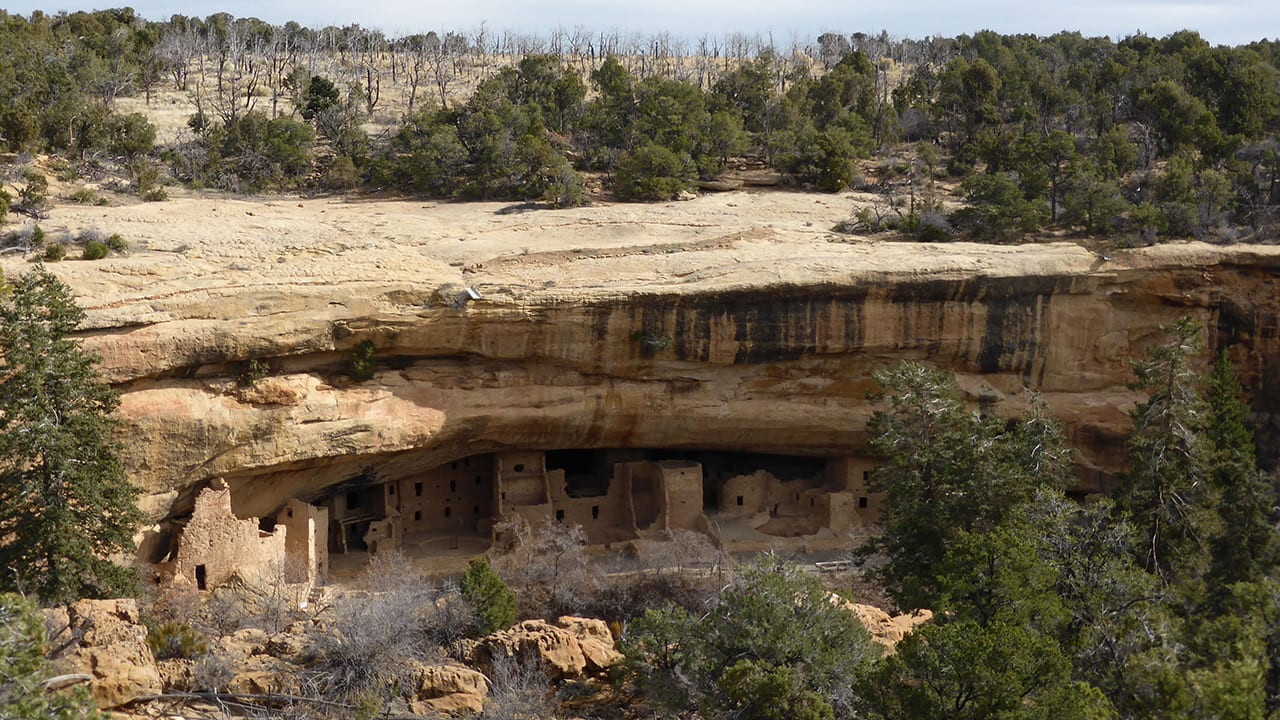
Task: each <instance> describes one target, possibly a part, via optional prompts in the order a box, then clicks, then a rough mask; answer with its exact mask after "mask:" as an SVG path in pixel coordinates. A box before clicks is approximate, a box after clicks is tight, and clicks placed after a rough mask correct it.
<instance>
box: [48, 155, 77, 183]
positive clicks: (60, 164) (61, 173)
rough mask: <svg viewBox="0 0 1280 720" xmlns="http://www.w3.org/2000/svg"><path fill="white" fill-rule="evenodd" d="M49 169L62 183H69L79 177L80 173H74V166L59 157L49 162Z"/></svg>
mask: <svg viewBox="0 0 1280 720" xmlns="http://www.w3.org/2000/svg"><path fill="white" fill-rule="evenodd" d="M49 168H50V169H51V170H53V172H54V174H55V176H56V177H57V178H58V179H59V180H61V181H62V182H71V181H72V180H75V179H76V178H78V177H80V173H78V172H76V168H75V166H74V165H72V164H71V163H69V162H67V161H66V160H64V159H62V158H59V157H56V158H51V159H50V160H49Z"/></svg>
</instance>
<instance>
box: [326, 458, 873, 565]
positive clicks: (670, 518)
mask: <svg viewBox="0 0 1280 720" xmlns="http://www.w3.org/2000/svg"><path fill="white" fill-rule="evenodd" d="M872 469H873V465H872V463H871V462H870V461H867V460H860V459H855V458H835V459H823V458H806V457H790V456H783V455H764V454H753V453H729V452H713V451H706V452H701V451H662V450H641V449H605V450H548V451H540V450H524V451H504V452H497V453H492V454H484V455H473V456H469V457H464V458H459V459H457V460H453V461H450V462H448V463H446V464H444V465H441V466H439V467H436V468H434V469H431V470H428V471H426V472H423V473H421V474H417V475H411V476H409V477H405V478H401V479H398V480H386V481H380V480H378V478H377V473H376V471H369V472H366V473H364V474H362V475H361V476H360V477H357V478H354V479H352V480H351V481H348V482H347V483H342V484H339V485H338V486H336V489H335V490H333V491H331V492H328V493H326V494H325V495H324V496H323V497H321V498H318V499H317V500H316V502H317V503H318V504H319V505H321V506H322V507H323V508H325V509H326V510H327V514H328V518H329V528H328V532H329V535H328V549H329V551H330V552H331V553H334V554H349V553H364V552H367V553H371V554H372V553H377V552H379V551H381V550H386V549H390V548H405V549H407V550H409V551H411V553H412V554H415V555H430V554H432V553H433V552H439V551H445V550H457V549H459V548H461V547H471V548H475V549H478V550H483V549H484V548H487V546H488V544H489V543H490V542H491V541H492V540H493V539H494V533H495V526H496V524H497V522H498V520H500V519H502V518H511V519H517V518H518V519H522V520H525V521H528V522H530V523H537V522H540V521H543V520H554V521H556V522H559V523H564V524H569V525H580V526H581V527H582V528H583V530H584V532H585V534H586V536H587V540H588V542H589V543H591V544H593V545H601V546H612V545H614V544H617V543H625V542H627V541H630V540H637V539H641V538H647V537H660V536H661V535H662V533H663V532H665V531H670V530H694V531H698V532H702V533H706V534H708V535H710V536H712V538H713V539H714V540H716V542H718V543H720V544H722V545H723V546H725V547H726V548H727V549H741V550H751V549H768V548H774V547H788V548H795V549H800V548H804V549H818V548H832V547H839V546H843V545H844V544H846V543H847V542H848V536H849V533H850V532H852V531H854V530H855V529H857V528H860V527H864V526H867V525H870V524H873V523H874V522H876V519H877V518H878V515H879V512H880V506H881V498H880V496H879V495H877V494H875V493H870V492H869V491H868V490H867V481H868V479H869V477H870V473H871V470H872Z"/></svg>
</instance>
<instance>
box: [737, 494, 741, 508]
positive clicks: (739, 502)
mask: <svg viewBox="0 0 1280 720" xmlns="http://www.w3.org/2000/svg"><path fill="white" fill-rule="evenodd" d="M738 507H742V496H741V495H739V496H738Z"/></svg>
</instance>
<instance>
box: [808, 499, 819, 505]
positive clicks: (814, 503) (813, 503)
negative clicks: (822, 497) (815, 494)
mask: <svg viewBox="0 0 1280 720" xmlns="http://www.w3.org/2000/svg"><path fill="white" fill-rule="evenodd" d="M817 504H818V501H817V500H815V499H814V498H809V507H814V506H815V505H817Z"/></svg>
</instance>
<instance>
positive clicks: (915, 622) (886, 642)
mask: <svg viewBox="0 0 1280 720" xmlns="http://www.w3.org/2000/svg"><path fill="white" fill-rule="evenodd" d="M831 602H832V603H833V604H835V605H839V606H840V607H843V608H844V609H846V610H848V611H850V612H852V613H853V614H854V615H857V616H858V621H859V622H861V623H862V626H863V627H865V628H866V629H867V632H868V633H870V634H871V639H872V640H874V641H875V642H877V643H880V644H881V645H883V646H884V647H885V649H887V650H889V651H890V652H892V651H893V648H894V647H895V646H896V645H897V644H898V643H899V642H901V641H902V639H903V638H905V637H906V636H907V635H910V634H911V631H912V630H914V629H915V628H916V627H918V626H920V625H923V624H925V623H927V622H929V621H931V620H933V611H932V610H924V609H921V610H912V611H911V612H909V613H903V614H901V615H893V616H891V615H889V613H887V612H885V611H884V610H881V609H880V608H878V607H875V606H874V605H863V604H861V603H855V602H848V601H846V600H845V599H844V598H842V597H840V596H839V595H834V594H833V595H832V596H831Z"/></svg>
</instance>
